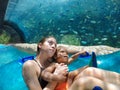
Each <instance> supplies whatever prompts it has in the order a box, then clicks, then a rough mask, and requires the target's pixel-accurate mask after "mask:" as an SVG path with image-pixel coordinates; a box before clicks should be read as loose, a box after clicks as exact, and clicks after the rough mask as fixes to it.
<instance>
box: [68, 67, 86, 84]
mask: <svg viewBox="0 0 120 90" xmlns="http://www.w3.org/2000/svg"><path fill="white" fill-rule="evenodd" d="M87 67H88V65H86V66H84V67H81V68H79V69H77V70H74V71H71V72H69V74H68V79H67V82H68V85H71V84H72V82H73V81H74V79H75V78H76V77H77V75H79V73H80V72H82V71H83V70H84V69H86V68H87Z"/></svg>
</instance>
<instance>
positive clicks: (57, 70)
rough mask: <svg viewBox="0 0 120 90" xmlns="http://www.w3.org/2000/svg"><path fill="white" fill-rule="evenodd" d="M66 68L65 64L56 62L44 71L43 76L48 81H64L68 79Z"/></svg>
mask: <svg viewBox="0 0 120 90" xmlns="http://www.w3.org/2000/svg"><path fill="white" fill-rule="evenodd" d="M66 68H67V67H66V66H65V65H62V64H61V65H60V64H57V63H54V64H52V65H50V66H49V67H47V68H46V69H44V70H43V71H42V74H41V77H42V78H43V79H44V80H46V81H48V82H53V81H57V82H63V81H65V80H66V74H67V71H66ZM63 71H64V72H63Z"/></svg>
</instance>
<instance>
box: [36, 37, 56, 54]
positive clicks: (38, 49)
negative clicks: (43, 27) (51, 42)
mask: <svg viewBox="0 0 120 90" xmlns="http://www.w3.org/2000/svg"><path fill="white" fill-rule="evenodd" d="M48 38H54V37H53V36H48V37H43V38H42V39H41V40H40V41H39V43H41V44H43V43H44V42H45V41H46V39H48ZM39 43H38V44H37V55H38V54H39V53H40V48H39Z"/></svg>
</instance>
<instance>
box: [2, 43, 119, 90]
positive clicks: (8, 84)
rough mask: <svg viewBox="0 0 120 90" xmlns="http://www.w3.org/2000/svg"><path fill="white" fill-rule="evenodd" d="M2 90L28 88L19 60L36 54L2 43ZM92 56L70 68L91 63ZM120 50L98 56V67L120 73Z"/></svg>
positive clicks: (24, 89)
mask: <svg viewBox="0 0 120 90" xmlns="http://www.w3.org/2000/svg"><path fill="white" fill-rule="evenodd" d="M0 52H1V54H0V57H1V59H0V90H27V87H26V85H25V83H24V81H23V78H22V64H21V63H19V60H20V59H21V58H23V57H26V56H30V55H34V54H30V53H28V52H23V51H20V50H19V49H17V48H15V47H13V46H5V45H1V44H0ZM90 59H91V57H85V58H78V59H77V60H76V61H74V62H73V63H72V64H70V65H69V68H70V70H74V69H77V68H79V67H82V66H84V65H87V64H89V61H90ZM119 62H120V51H119V52H115V53H112V54H109V55H102V56H97V63H98V68H103V69H106V70H110V71H115V72H119V73H120V70H119V68H120V65H119Z"/></svg>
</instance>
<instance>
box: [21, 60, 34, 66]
mask: <svg viewBox="0 0 120 90" xmlns="http://www.w3.org/2000/svg"><path fill="white" fill-rule="evenodd" d="M34 65H35V63H34V61H33V60H28V61H26V62H25V63H24V64H23V67H31V66H34Z"/></svg>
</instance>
